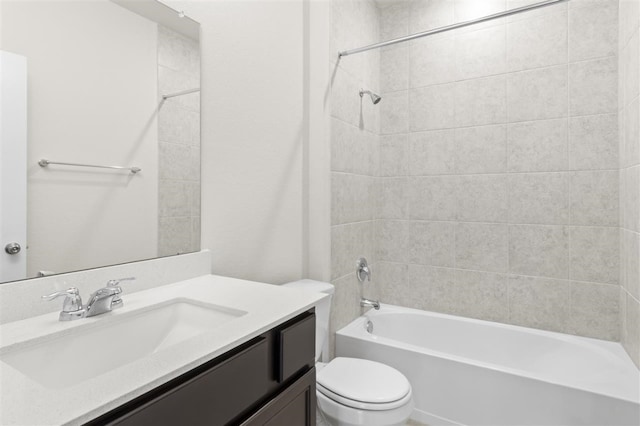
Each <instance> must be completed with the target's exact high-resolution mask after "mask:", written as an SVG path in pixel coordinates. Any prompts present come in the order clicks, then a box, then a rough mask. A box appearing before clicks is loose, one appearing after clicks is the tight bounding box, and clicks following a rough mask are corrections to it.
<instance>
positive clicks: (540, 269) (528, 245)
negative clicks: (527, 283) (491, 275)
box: [509, 225, 569, 278]
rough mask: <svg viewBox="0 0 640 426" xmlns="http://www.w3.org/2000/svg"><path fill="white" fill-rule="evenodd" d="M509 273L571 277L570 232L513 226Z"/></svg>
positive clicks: (564, 229) (560, 227)
mask: <svg viewBox="0 0 640 426" xmlns="http://www.w3.org/2000/svg"><path fill="white" fill-rule="evenodd" d="M509 272H511V273H512V274H521V275H533V276H541V277H552V278H569V230H568V229H567V228H566V227H564V226H548V225H511V226H510V227H509Z"/></svg>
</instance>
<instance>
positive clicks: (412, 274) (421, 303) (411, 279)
mask: <svg viewBox="0 0 640 426" xmlns="http://www.w3.org/2000/svg"><path fill="white" fill-rule="evenodd" d="M454 279H455V271H454V270H453V269H449V268H435V267H433V266H424V265H409V274H408V279H407V287H408V289H409V291H410V295H409V294H407V295H405V296H404V300H405V305H404V306H407V307H409V308H417V309H425V310H428V311H435V312H447V311H448V310H449V309H450V308H451V304H452V297H451V290H452V286H453V283H454Z"/></svg>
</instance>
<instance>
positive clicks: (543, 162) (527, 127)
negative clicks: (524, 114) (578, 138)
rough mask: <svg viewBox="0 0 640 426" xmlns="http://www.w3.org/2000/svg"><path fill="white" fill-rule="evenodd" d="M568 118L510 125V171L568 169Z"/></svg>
mask: <svg viewBox="0 0 640 426" xmlns="http://www.w3.org/2000/svg"><path fill="white" fill-rule="evenodd" d="M567 127H568V126H567V119H566V118H560V119H554V120H541V121H528V122H521V123H514V124H509V125H508V126H507V141H508V150H509V153H508V160H507V162H508V168H509V171H510V172H552V171H558V170H566V169H567V166H568V163H569V159H568V152H567V138H568V133H569V132H568V128H567Z"/></svg>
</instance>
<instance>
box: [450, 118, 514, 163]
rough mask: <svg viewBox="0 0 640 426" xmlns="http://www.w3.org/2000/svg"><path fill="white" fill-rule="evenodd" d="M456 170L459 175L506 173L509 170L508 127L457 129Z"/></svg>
mask: <svg viewBox="0 0 640 426" xmlns="http://www.w3.org/2000/svg"><path fill="white" fill-rule="evenodd" d="M455 170H456V173H459V174H468V173H502V172H505V171H506V170H507V128H506V126H505V125H496V126H482V127H466V128H461V129H456V131H455Z"/></svg>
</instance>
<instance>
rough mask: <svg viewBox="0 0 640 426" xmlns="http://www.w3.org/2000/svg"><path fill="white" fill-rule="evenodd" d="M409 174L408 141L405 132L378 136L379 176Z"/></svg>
mask: <svg viewBox="0 0 640 426" xmlns="http://www.w3.org/2000/svg"><path fill="white" fill-rule="evenodd" d="M408 174H409V141H408V137H407V135H406V134H399V135H386V136H382V137H381V138H380V176H383V177H384V176H407V175H408Z"/></svg>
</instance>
